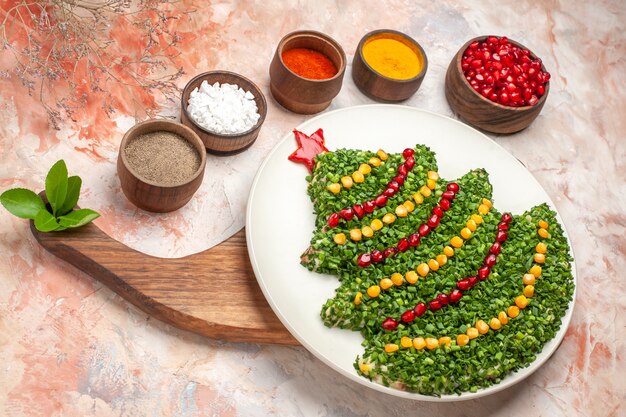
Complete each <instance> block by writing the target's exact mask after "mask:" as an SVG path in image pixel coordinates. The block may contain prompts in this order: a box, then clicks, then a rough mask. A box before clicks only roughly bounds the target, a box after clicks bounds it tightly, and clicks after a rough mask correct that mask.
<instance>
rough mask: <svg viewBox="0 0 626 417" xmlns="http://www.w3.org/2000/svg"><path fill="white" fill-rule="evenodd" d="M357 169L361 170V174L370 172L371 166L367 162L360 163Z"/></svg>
mask: <svg viewBox="0 0 626 417" xmlns="http://www.w3.org/2000/svg"><path fill="white" fill-rule="evenodd" d="M359 171H360V172H361V174H363V175H367V174H369V173H370V172H372V167H371V166H369V165H367V164H361V165H359Z"/></svg>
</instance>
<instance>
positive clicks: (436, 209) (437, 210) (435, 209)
mask: <svg viewBox="0 0 626 417" xmlns="http://www.w3.org/2000/svg"><path fill="white" fill-rule="evenodd" d="M431 213H432V214H435V215H437V216H439V217H443V210H442V209H441V207H439V206H435V207H433V209H432V211H431Z"/></svg>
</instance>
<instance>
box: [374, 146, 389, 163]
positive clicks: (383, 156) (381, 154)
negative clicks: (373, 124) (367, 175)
mask: <svg viewBox="0 0 626 417" xmlns="http://www.w3.org/2000/svg"><path fill="white" fill-rule="evenodd" d="M376 155H378V157H379V158H380V160H381V161H386V160H387V158H389V156H387V152H385V151H383V150H382V149H379V150H378V152H376Z"/></svg>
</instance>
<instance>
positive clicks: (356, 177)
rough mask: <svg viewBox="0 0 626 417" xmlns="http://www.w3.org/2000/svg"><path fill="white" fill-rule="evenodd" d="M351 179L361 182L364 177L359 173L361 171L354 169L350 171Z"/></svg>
mask: <svg viewBox="0 0 626 417" xmlns="http://www.w3.org/2000/svg"><path fill="white" fill-rule="evenodd" d="M352 179H353V180H354V182H356V183H357V184H358V183H361V182H363V181H365V177H364V176H363V174H362V173H361V171H354V172H353V173H352Z"/></svg>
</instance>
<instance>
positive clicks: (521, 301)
mask: <svg viewBox="0 0 626 417" xmlns="http://www.w3.org/2000/svg"><path fill="white" fill-rule="evenodd" d="M515 305H516V306H518V307H519V308H525V307H526V306H527V305H528V298H526V296H524V295H518V296H517V297H515Z"/></svg>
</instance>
